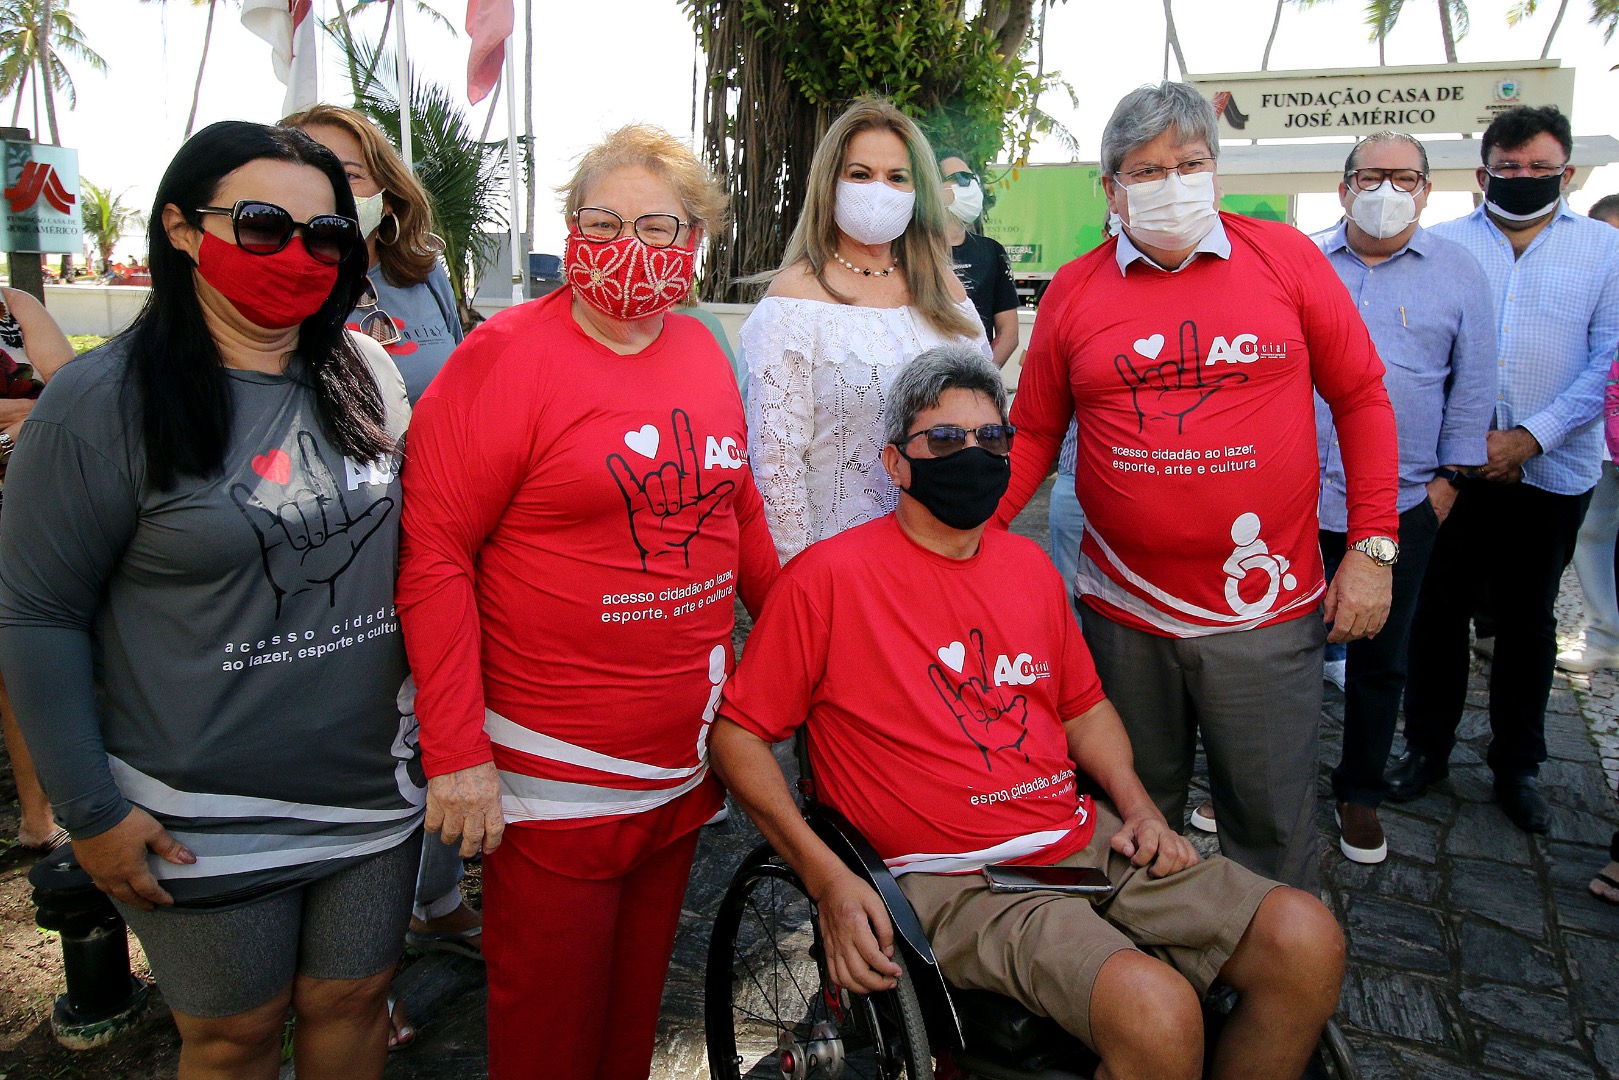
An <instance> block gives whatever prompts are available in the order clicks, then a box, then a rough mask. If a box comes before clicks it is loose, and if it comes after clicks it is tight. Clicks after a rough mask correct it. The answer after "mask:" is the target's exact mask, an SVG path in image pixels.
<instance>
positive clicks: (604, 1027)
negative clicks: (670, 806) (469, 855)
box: [483, 828, 697, 1080]
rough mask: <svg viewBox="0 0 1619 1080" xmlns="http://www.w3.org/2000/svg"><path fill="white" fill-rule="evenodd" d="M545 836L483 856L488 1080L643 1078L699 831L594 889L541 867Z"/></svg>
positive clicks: (528, 832) (539, 833) (504, 844)
mask: <svg viewBox="0 0 1619 1080" xmlns="http://www.w3.org/2000/svg"><path fill="white" fill-rule="evenodd" d="M547 836H548V834H547V833H546V832H545V831H544V830H540V829H522V828H517V829H507V830H506V834H505V838H504V839H503V840H502V841H501V845H500V847H499V848H497V849H496V850H495V851H494V852H493V853H492V854H489V855H486V856H484V860H483V926H484V930H483V954H484V958H485V961H486V963H487V965H488V969H489V1076H490V1080H646V1076H647V1073H648V1072H649V1071H650V1069H651V1066H652V1048H653V1041H654V1039H655V1037H656V1035H657V1026H658V1006H659V1003H660V1001H661V999H662V997H663V983H664V978H665V976H667V975H668V972H669V957H670V955H671V954H672V953H673V952H674V944H675V929H676V927H677V926H678V925H679V923H680V905H681V901H682V900H683V899H684V898H685V895H686V881H687V879H688V877H690V875H691V862H692V856H693V855H694V854H695V853H696V850H697V832H696V831H695V830H694V831H692V832H690V833H688V834H686V835H685V836H683V837H681V838H680V839H678V840H676V841H674V842H673V843H672V844H670V845H668V846H667V847H665V848H663V849H662V850H660V851H657V852H655V853H654V854H653V855H652V856H651V857H650V858H648V859H647V860H646V861H645V862H643V863H641V864H640V865H639V866H637V867H636V868H635V869H633V870H631V871H630V872H629V873H628V874H625V875H624V876H623V877H618V878H609V879H606V880H602V881H587V880H583V879H579V878H570V877H564V876H563V875H561V874H554V873H551V872H550V871H548V870H545V869H543V868H542V867H541V866H540V865H539V863H538V862H536V861H535V860H534V859H533V858H532V856H531V855H530V852H531V851H532V850H533V849H534V848H537V847H540V846H541V845H543V844H544V843H545V842H546V839H547Z"/></svg>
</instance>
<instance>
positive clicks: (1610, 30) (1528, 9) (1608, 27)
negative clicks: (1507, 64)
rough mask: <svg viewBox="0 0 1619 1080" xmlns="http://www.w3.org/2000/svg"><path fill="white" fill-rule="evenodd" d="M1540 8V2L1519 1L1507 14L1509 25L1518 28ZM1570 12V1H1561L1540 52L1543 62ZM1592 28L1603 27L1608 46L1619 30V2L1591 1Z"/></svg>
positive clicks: (1550, 52)
mask: <svg viewBox="0 0 1619 1080" xmlns="http://www.w3.org/2000/svg"><path fill="white" fill-rule="evenodd" d="M1539 7H1540V3H1539V0H1518V3H1516V4H1514V5H1513V6H1512V9H1511V10H1510V11H1508V12H1507V25H1508V26H1517V25H1518V23H1520V22H1522V21H1523V20H1524V19H1527V18H1528V17H1529V16H1531V15H1533V14H1534V13H1535V11H1536V10H1537V9H1538V8H1539ZM1567 11H1568V0H1561V2H1560V3H1558V5H1557V17H1556V18H1554V19H1553V20H1552V28H1551V30H1550V31H1548V32H1547V34H1546V44H1545V45H1544V46H1543V47H1542V48H1541V50H1540V58H1541V59H1542V60H1544V59H1546V57H1548V56H1550V55H1551V54H1552V39H1553V38H1555V37H1556V36H1557V30H1558V28H1559V27H1561V26H1562V25H1563V15H1564V14H1565V13H1566V12H1567ZM1590 22H1591V25H1592V26H1600V27H1602V43H1603V44H1604V45H1606V44H1607V43H1608V42H1610V41H1612V40H1613V35H1614V31H1616V30H1619V0H1591V19H1590Z"/></svg>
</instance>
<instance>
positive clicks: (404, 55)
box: [394, 0, 416, 172]
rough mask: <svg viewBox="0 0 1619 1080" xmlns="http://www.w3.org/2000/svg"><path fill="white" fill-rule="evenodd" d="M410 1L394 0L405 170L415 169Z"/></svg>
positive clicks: (400, 122)
mask: <svg viewBox="0 0 1619 1080" xmlns="http://www.w3.org/2000/svg"><path fill="white" fill-rule="evenodd" d="M409 6H410V0H394V81H395V82H396V83H398V85H399V155H400V157H402V158H404V159H405V168H406V169H409V170H411V171H412V172H414V171H415V169H416V154H415V151H414V149H413V148H412V147H411V138H410V97H411V86H410V51H409V50H408V49H407V48H406V47H405V9H406V8H407V7H409Z"/></svg>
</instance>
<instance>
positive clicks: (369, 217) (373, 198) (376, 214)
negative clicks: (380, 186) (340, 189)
mask: <svg viewBox="0 0 1619 1080" xmlns="http://www.w3.org/2000/svg"><path fill="white" fill-rule="evenodd" d="M354 209H355V212H356V213H357V214H358V216H359V220H360V235H361V236H362V237H368V236H370V235H371V234H372V233H374V232H376V231H377V226H379V225H381V224H382V212H383V207H382V192H380V191H379V192H377V193H376V194H375V195H367V196H366V197H365V198H363V199H355V200H354Z"/></svg>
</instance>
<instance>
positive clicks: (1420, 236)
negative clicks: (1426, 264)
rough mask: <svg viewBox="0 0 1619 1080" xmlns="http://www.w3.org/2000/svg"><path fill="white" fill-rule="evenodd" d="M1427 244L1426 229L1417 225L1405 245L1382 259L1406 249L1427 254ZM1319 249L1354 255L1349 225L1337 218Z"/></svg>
mask: <svg viewBox="0 0 1619 1080" xmlns="http://www.w3.org/2000/svg"><path fill="white" fill-rule="evenodd" d="M1429 244H1430V238H1429V236H1428V230H1427V229H1424V228H1423V227H1422V226H1421V225H1418V226H1417V231H1416V232H1414V233H1412V234H1411V239H1409V240H1407V241H1406V242H1405V246H1404V247H1402V248H1401V249H1400V250H1398V251H1396V252H1395V253H1394V254H1392V255H1390V256H1389V257H1388V259H1385V260H1383V261H1384V262H1388V261H1390V260H1393V259H1397V258H1399V257H1400V256H1401V255H1404V254H1405V253H1406V252H1407V251H1414V252H1416V253H1417V254H1418V255H1426V254H1428V250H1429ZM1321 250H1322V251H1323V252H1325V253H1326V254H1328V255H1334V254H1337V253H1338V252H1340V251H1346V252H1348V253H1349V254H1351V255H1355V249H1354V248H1352V247H1350V246H1349V226H1348V224H1347V223H1346V222H1345V221H1343V220H1342V219H1339V221H1338V224H1337V225H1336V226H1335V227H1334V228H1333V230H1332V232H1331V233H1330V234H1329V235H1328V236H1327V239H1326V241H1325V242H1324V243H1323V244H1322V246H1321ZM1355 258H1357V259H1359V258H1360V256H1359V255H1355ZM1362 261H1364V260H1362Z"/></svg>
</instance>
